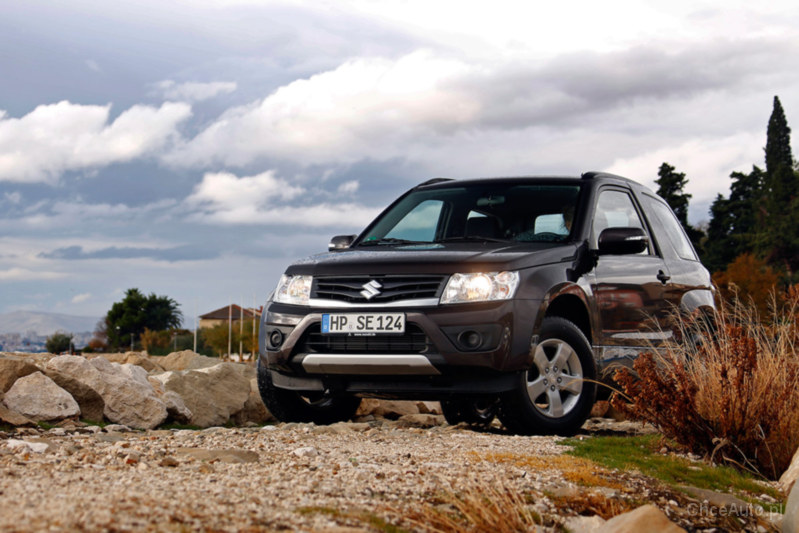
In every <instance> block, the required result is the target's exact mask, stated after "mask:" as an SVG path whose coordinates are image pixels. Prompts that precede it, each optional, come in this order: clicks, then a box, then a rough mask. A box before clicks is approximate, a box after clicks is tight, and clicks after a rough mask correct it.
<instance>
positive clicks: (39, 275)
mask: <svg viewBox="0 0 799 533" xmlns="http://www.w3.org/2000/svg"><path fill="white" fill-rule="evenodd" d="M63 277H64V274H62V273H61V272H47V271H41V270H30V269H27V268H19V267H14V268H10V269H7V270H0V281H39V280H52V279H59V278H63Z"/></svg>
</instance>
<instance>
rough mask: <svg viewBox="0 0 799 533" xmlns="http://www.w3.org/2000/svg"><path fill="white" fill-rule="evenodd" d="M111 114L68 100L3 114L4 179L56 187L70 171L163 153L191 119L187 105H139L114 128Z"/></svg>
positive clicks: (0, 169)
mask: <svg viewBox="0 0 799 533" xmlns="http://www.w3.org/2000/svg"><path fill="white" fill-rule="evenodd" d="M110 111H111V106H110V105H108V106H94V105H79V104H73V103H70V102H68V101H62V102H59V103H57V104H50V105H40V106H38V107H37V108H36V109H34V110H33V111H31V112H30V113H28V114H27V115H25V116H23V117H22V118H7V116H6V113H5V112H3V111H0V181H15V182H23V183H36V182H45V183H55V182H57V181H58V179H59V177H60V176H61V174H62V173H63V172H65V171H68V170H80V169H89V168H93V167H97V166H103V165H108V164H111V163H118V162H124V161H130V160H132V159H135V158H139V157H144V156H148V155H152V154H155V153H158V152H159V151H161V150H162V149H164V147H165V146H166V144H168V142H169V141H170V140H171V139H172V138H173V137H174V136H175V135H176V134H177V126H178V125H179V124H180V123H181V122H183V121H184V120H186V119H187V118H188V117H189V116H191V107H190V106H189V105H187V104H183V103H170V102H167V103H165V104H163V105H162V106H161V107H160V108H154V107H150V106H143V105H136V106H133V107H131V108H130V109H127V110H126V111H124V112H123V113H122V114H120V115H119V116H118V117H117V118H116V120H114V121H113V122H112V123H110V124H109V123H108V119H109V115H110Z"/></svg>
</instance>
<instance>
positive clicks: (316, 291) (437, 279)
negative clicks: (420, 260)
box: [311, 275, 447, 304]
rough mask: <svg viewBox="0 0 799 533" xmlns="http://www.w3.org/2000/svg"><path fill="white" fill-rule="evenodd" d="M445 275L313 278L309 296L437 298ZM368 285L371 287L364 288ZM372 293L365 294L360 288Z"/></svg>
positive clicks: (376, 299)
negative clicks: (368, 295)
mask: <svg viewBox="0 0 799 533" xmlns="http://www.w3.org/2000/svg"><path fill="white" fill-rule="evenodd" d="M446 278H447V277H446V276H414V275H410V276H346V277H344V276H342V277H335V278H334V277H327V278H314V280H313V286H312V287H311V297H312V298H318V299H320V300H337V301H340V302H348V303H375V304H376V303H387V302H397V301H402V300H415V299H419V298H438V297H439V296H440V295H441V291H442V290H443V285H444V282H445V281H446ZM368 287H372V288H368ZM364 291H365V292H366V293H367V294H370V295H372V297H371V298H367V297H366V296H364V295H363V294H361V292H364Z"/></svg>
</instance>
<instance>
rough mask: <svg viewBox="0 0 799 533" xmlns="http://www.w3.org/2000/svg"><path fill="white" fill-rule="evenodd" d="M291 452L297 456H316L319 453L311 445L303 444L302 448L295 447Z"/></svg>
mask: <svg viewBox="0 0 799 533" xmlns="http://www.w3.org/2000/svg"><path fill="white" fill-rule="evenodd" d="M291 453H293V454H294V455H296V456H297V457H316V456H317V455H319V451H318V450H317V449H316V448H314V447H313V446H304V447H302V448H297V449H296V450H294V451H293V452H291Z"/></svg>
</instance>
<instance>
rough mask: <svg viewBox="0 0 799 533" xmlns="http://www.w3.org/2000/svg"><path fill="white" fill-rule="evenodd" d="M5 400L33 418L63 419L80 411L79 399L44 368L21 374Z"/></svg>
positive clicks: (21, 412)
mask: <svg viewBox="0 0 799 533" xmlns="http://www.w3.org/2000/svg"><path fill="white" fill-rule="evenodd" d="M3 403H5V404H6V406H7V407H8V408H9V409H12V410H14V411H16V412H18V413H20V414H22V415H24V416H26V417H28V418H30V419H31V420H36V421H49V420H61V419H63V418H70V417H73V416H78V415H80V407H79V406H78V402H76V401H75V399H74V398H73V397H72V396H71V395H70V394H69V393H68V392H67V391H65V390H64V389H62V388H61V387H59V386H58V385H56V383H55V381H53V380H52V379H50V378H48V377H47V376H45V375H44V374H42V373H41V372H34V373H33V374H29V375H27V376H25V377H22V378H19V379H18V380H17V381H16V382H14V385H12V386H11V388H10V389H8V392H6V395H5V398H3Z"/></svg>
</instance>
